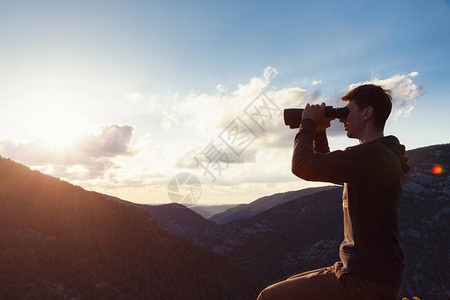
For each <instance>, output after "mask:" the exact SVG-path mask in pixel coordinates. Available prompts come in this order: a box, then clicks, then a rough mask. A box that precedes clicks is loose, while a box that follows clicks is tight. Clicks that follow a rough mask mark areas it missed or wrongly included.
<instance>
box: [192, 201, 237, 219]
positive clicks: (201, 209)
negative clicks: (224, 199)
mask: <svg viewBox="0 0 450 300" xmlns="http://www.w3.org/2000/svg"><path fill="white" fill-rule="evenodd" d="M237 205H238V204H223V205H190V206H188V208H189V209H192V210H193V211H195V212H196V213H198V214H199V215H201V216H202V217H203V218H206V219H209V218H211V217H212V216H214V215H217V214H219V213H221V212H224V211H226V210H227V209H229V208H232V207H235V206H237Z"/></svg>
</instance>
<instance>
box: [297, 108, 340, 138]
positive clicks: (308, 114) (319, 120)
mask: <svg viewBox="0 0 450 300" xmlns="http://www.w3.org/2000/svg"><path fill="white" fill-rule="evenodd" d="M302 119H311V120H313V121H314V122H316V125H317V127H316V132H325V130H326V129H327V128H328V127H330V126H331V123H330V122H331V120H333V119H335V118H325V103H322V105H319V104H315V105H310V104H309V103H308V104H306V107H305V109H304V110H303V113H302Z"/></svg>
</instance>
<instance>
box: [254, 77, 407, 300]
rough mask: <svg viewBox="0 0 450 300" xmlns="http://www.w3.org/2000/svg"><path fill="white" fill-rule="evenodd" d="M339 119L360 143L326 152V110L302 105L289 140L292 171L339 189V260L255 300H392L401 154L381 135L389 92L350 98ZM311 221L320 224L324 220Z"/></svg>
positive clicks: (399, 270)
mask: <svg viewBox="0 0 450 300" xmlns="http://www.w3.org/2000/svg"><path fill="white" fill-rule="evenodd" d="M342 100H343V101H346V102H347V105H346V107H347V108H348V110H349V113H348V115H347V117H345V118H344V119H341V120H340V121H341V122H342V123H343V125H344V127H345V131H346V132H347V136H348V137H349V138H356V139H359V141H360V144H359V145H357V146H354V147H349V148H347V149H345V150H344V151H333V152H330V150H329V147H328V141H327V137H326V132H325V131H326V128H328V127H329V126H330V121H331V119H326V118H325V117H324V109H325V104H322V105H309V104H308V105H307V106H306V108H305V110H304V111H303V113H302V121H301V126H300V130H299V132H298V134H297V135H296V137H295V140H294V153H293V158H292V172H293V173H294V174H295V175H296V176H298V177H300V178H302V179H304V180H309V181H323V182H332V183H337V184H343V185H344V190H343V195H342V209H343V214H344V241H343V242H342V244H341V246H340V251H339V256H340V261H338V262H336V263H335V264H334V265H333V266H330V267H324V268H320V269H316V270H312V271H308V272H304V273H301V274H298V275H295V276H292V277H290V278H288V279H287V280H284V281H281V282H279V283H276V284H274V285H271V286H269V287H267V288H266V289H264V290H263V291H262V292H261V294H260V295H259V297H258V300H262V299H264V300H272V299H276V300H284V299H295V300H303V299H308V300H310V299H334V300H335V299H346V300H349V299H364V300H368V299H383V300H384V299H397V297H398V295H399V293H400V286H401V282H402V276H403V270H404V265H405V258H404V255H403V251H402V249H401V247H400V242H399V206H400V199H401V196H402V193H403V178H404V173H406V172H407V171H408V170H409V166H408V165H407V163H406V161H407V158H405V156H404V154H405V147H404V146H403V145H401V144H400V143H399V141H398V139H397V138H396V137H394V136H386V137H385V136H384V134H383V131H384V125H385V122H386V120H387V118H388V116H389V114H390V112H391V109H392V103H391V100H392V99H391V96H390V93H389V91H386V90H384V89H383V88H382V87H380V86H377V85H372V84H366V85H361V86H359V87H357V88H355V89H353V90H351V91H349V92H348V93H347V94H346V95H345V96H344V97H342ZM317 222H327V220H326V218H324V219H321V220H317Z"/></svg>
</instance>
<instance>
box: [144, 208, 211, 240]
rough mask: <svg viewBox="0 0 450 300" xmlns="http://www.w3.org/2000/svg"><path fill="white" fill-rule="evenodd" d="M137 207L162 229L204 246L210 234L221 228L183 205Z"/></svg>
mask: <svg viewBox="0 0 450 300" xmlns="http://www.w3.org/2000/svg"><path fill="white" fill-rule="evenodd" d="M136 206H137V207H139V208H141V209H143V210H144V211H146V212H148V213H149V215H150V216H151V218H152V220H154V221H155V222H156V223H158V224H159V226H160V227H161V229H163V230H166V231H168V232H171V233H175V234H178V235H180V236H182V237H185V238H187V239H189V240H192V241H194V242H196V243H198V244H202V241H203V240H204V239H205V236H206V235H207V234H208V232H210V231H212V230H214V229H215V228H216V227H218V226H219V225H217V224H216V223H214V222H213V221H210V220H207V219H205V218H204V217H202V216H201V215H199V214H198V213H196V212H195V211H193V210H191V209H189V208H187V207H186V206H184V205H182V204H177V203H170V204H164V205H156V206H153V205H146V204H136Z"/></svg>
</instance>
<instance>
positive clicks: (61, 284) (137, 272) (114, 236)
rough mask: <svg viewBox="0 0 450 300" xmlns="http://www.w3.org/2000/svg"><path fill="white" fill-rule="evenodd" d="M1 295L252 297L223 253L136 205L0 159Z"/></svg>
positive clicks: (250, 284)
mask: <svg viewBox="0 0 450 300" xmlns="http://www.w3.org/2000/svg"><path fill="white" fill-rule="evenodd" d="M0 266H1V267H0V297H1V298H2V299H70V298H74V299H208V300H209V299H253V298H255V297H256V295H257V293H258V288H257V287H256V284H255V280H254V279H253V278H251V277H250V276H246V274H244V273H243V272H242V271H240V270H239V269H238V268H237V267H235V266H232V265H231V264H230V263H229V262H228V261H227V258H225V257H222V256H219V255H217V254H214V253H212V252H211V251H209V250H207V249H204V248H202V247H200V246H198V245H196V244H195V243H193V242H191V241H188V240H186V239H183V238H180V237H178V236H176V235H173V234H170V233H167V232H165V231H162V230H161V229H160V228H159V227H158V226H157V224H156V223H154V222H153V221H151V220H150V217H149V216H148V214H147V213H146V212H144V211H142V210H140V209H138V208H136V207H133V206H127V205H125V204H121V203H117V202H115V201H111V200H108V199H106V198H105V197H104V196H103V195H101V194H98V193H95V192H88V191H85V190H83V189H82V188H81V187H77V186H74V185H71V184H69V183H67V182H64V181H61V180H59V179H57V178H53V177H50V176H47V175H43V174H41V173H39V172H37V171H31V170H30V169H29V168H28V167H25V166H23V165H20V164H18V163H15V162H13V161H11V160H9V159H4V158H0Z"/></svg>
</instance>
